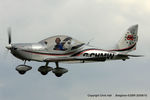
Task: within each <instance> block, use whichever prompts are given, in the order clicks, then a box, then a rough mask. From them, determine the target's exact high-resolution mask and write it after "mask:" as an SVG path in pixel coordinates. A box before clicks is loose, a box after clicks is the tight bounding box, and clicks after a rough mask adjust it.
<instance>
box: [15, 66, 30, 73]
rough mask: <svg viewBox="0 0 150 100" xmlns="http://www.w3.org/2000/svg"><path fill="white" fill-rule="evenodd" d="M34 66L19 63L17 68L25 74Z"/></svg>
mask: <svg viewBox="0 0 150 100" xmlns="http://www.w3.org/2000/svg"><path fill="white" fill-rule="evenodd" d="M31 69H32V67H30V66H28V65H18V66H17V67H16V70H17V71H18V72H19V73H20V74H25V73H26V72H27V71H29V70H31Z"/></svg>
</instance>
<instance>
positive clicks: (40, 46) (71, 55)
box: [6, 25, 141, 77]
mask: <svg viewBox="0 0 150 100" xmlns="http://www.w3.org/2000/svg"><path fill="white" fill-rule="evenodd" d="M137 33H138V25H133V26H131V27H129V28H128V29H127V31H126V32H125V33H124V35H123V37H122V38H121V39H120V41H119V42H118V43H117V44H116V47H115V48H114V49H111V50H103V49H98V48H95V47H93V46H90V45H88V44H86V43H82V42H80V41H78V40H76V39H74V38H72V37H69V36H66V35H56V36H53V37H49V38H46V39H44V40H41V41H40V42H37V43H11V30H10V29H9V30H8V43H9V44H8V45H7V46H6V48H7V49H8V50H10V51H11V53H12V54H13V55H14V56H15V57H16V58H18V59H21V60H23V61H24V64H22V65H18V66H17V67H16V70H17V71H18V72H19V73H20V74H25V73H26V72H27V71H28V70H31V69H32V67H31V66H28V65H26V61H38V62H45V63H46V64H45V65H44V66H41V67H39V68H38V71H39V72H41V74H42V75H46V74H47V73H48V72H50V71H52V72H53V73H54V74H55V75H56V76H57V77H61V76H62V75H63V74H64V73H66V72H68V70H67V69H66V68H62V67H59V63H60V62H67V63H70V62H71V63H73V62H74V63H88V62H105V61H108V60H123V61H125V60H126V59H129V57H141V55H130V54H128V53H129V52H131V51H134V50H136V45H137V41H138V36H137ZM49 62H54V63H55V64H56V68H52V67H49V66H48V64H49Z"/></svg>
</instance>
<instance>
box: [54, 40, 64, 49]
mask: <svg viewBox="0 0 150 100" xmlns="http://www.w3.org/2000/svg"><path fill="white" fill-rule="evenodd" d="M55 42H56V45H55V47H54V50H65V49H64V48H63V45H64V43H61V39H60V38H56V40H55Z"/></svg>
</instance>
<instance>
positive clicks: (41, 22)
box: [0, 0, 150, 100]
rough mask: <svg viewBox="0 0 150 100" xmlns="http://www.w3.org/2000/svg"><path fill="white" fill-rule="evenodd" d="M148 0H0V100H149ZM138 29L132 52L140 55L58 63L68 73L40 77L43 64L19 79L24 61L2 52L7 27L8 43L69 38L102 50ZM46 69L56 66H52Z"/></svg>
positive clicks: (36, 65)
mask: <svg viewBox="0 0 150 100" xmlns="http://www.w3.org/2000/svg"><path fill="white" fill-rule="evenodd" d="M149 5H150V1H149V0H0V43H1V45H0V64H1V66H0V69H1V70H0V100H20V99H21V100H49V99H55V100H60V99H61V100H99V99H103V100H126V99H128V100H149V99H150V85H149V84H150V79H149V76H150V73H149V71H150V67H149V66H150V62H149V61H150V53H149V51H150V46H149V44H150V39H149V38H150V34H149V26H150V21H149V18H150V6H149ZM134 24H138V25H139V31H138V35H139V41H138V45H137V50H136V51H134V52H132V53H131V54H140V55H144V57H142V58H131V59H129V60H126V61H125V62H123V61H109V62H99V63H87V64H60V66H61V67H64V68H67V69H68V70H69V72H68V73H66V74H64V75H63V76H62V77H61V78H57V77H55V75H54V74H53V73H51V72H50V73H49V74H48V75H46V76H42V75H41V74H40V73H39V72H38V71H37V69H38V67H40V66H42V65H45V63H42V62H27V64H28V65H30V66H32V67H33V68H32V70H31V71H29V72H27V73H26V74H25V75H23V76H22V75H19V74H18V73H17V71H16V70H15V68H16V66H17V65H19V64H23V61H21V60H19V59H17V58H15V57H13V56H12V55H11V54H10V53H9V52H8V51H7V50H6V48H5V46H6V45H7V44H8V37H7V28H8V27H11V29H12V43H30V42H31V43H34V42H38V41H40V40H42V39H45V38H47V37H50V36H54V35H69V36H71V37H73V38H76V39H78V40H80V41H82V42H85V43H88V42H89V41H90V40H91V41H90V45H93V46H96V47H98V48H102V49H107V48H111V47H114V46H115V45H116V43H117V42H118V41H119V39H120V38H121V36H122V35H123V32H124V31H125V30H126V29H127V28H128V27H130V26H132V25H134ZM49 66H52V67H55V64H54V63H50V64H49ZM117 93H120V94H130V93H133V94H147V97H121V98H120V97H114V96H113V97H88V94H91V95H92V94H93V95H94V94H112V95H115V94H117Z"/></svg>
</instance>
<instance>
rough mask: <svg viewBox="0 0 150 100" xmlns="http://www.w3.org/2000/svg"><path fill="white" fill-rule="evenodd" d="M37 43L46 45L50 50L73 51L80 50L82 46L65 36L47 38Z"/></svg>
mask: <svg viewBox="0 0 150 100" xmlns="http://www.w3.org/2000/svg"><path fill="white" fill-rule="evenodd" d="M39 43H41V44H45V45H47V47H49V48H50V49H52V50H62V51H66V50H74V49H77V48H80V47H82V46H83V45H84V43H83V42H80V41H78V40H76V39H74V38H72V37H69V36H66V35H56V36H52V37H49V38H46V39H44V40H42V41H40V42H39Z"/></svg>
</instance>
